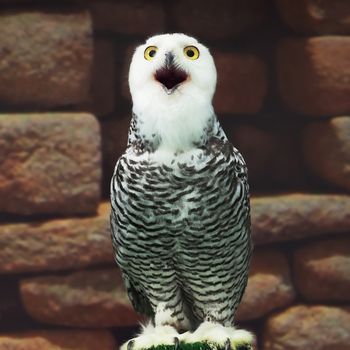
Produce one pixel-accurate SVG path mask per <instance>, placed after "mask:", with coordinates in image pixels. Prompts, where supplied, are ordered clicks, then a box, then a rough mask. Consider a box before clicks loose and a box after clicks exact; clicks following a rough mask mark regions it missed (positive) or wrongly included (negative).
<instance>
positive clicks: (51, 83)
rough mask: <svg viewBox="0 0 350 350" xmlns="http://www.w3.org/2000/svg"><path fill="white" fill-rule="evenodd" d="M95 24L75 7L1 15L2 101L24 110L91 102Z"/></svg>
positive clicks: (0, 72) (0, 89)
mask: <svg viewBox="0 0 350 350" xmlns="http://www.w3.org/2000/svg"><path fill="white" fill-rule="evenodd" d="M91 31H92V24H91V19H90V16H89V14H88V12H86V11H84V10H80V9H77V8H75V7H63V9H60V10H49V9H45V8H43V9H40V10H39V9H38V10H35V9H31V10H23V11H21V10H18V11H15V10H14V11H2V12H1V14H0V57H1V59H0V81H1V84H0V103H1V104H2V105H5V106H6V105H8V106H16V108H18V107H35V108H36V109H38V108H40V109H45V108H47V107H55V106H64V105H71V104H76V103H79V102H82V101H83V100H84V99H86V96H87V93H88V88H89V84H90V68H91V63H92V39H91Z"/></svg>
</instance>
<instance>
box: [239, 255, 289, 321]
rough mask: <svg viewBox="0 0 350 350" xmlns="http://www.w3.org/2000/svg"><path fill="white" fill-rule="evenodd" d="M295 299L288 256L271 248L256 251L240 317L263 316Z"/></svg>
mask: <svg viewBox="0 0 350 350" xmlns="http://www.w3.org/2000/svg"><path fill="white" fill-rule="evenodd" d="M293 299H294V288H293V285H292V282H291V279H290V272H289V266H288V261H287V259H286V257H285V256H284V255H283V254H281V253H280V252H278V251H274V250H271V249H267V250H260V251H259V250H258V251H255V252H254V254H253V259H252V262H251V266H250V271H249V279H248V285H247V288H246V291H245V293H244V296H243V299H242V302H241V304H240V306H239V308H238V313H237V316H236V318H237V320H238V321H246V320H253V319H256V318H260V317H262V316H265V315H266V314H267V313H269V312H270V311H272V310H275V309H278V308H281V307H285V306H287V305H289V304H290V303H291V302H292V301H293Z"/></svg>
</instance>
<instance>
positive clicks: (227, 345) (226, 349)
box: [225, 338, 232, 350]
mask: <svg viewBox="0 0 350 350" xmlns="http://www.w3.org/2000/svg"><path fill="white" fill-rule="evenodd" d="M225 350H232V348H231V341H230V338H227V339H226V341H225Z"/></svg>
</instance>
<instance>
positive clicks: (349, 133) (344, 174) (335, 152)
mask: <svg viewBox="0 0 350 350" xmlns="http://www.w3.org/2000/svg"><path fill="white" fill-rule="evenodd" d="M302 138H303V152H304V159H305V163H306V164H307V166H308V167H309V168H310V170H311V171H312V172H313V173H314V174H315V176H317V177H321V178H322V179H324V180H326V181H328V182H329V183H331V184H334V185H337V186H339V187H343V188H344V189H347V190H350V117H337V118H332V119H330V120H327V121H322V122H317V123H311V124H309V125H308V126H307V127H306V128H305V130H304V132H303V137H302Z"/></svg>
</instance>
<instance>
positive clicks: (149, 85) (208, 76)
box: [129, 33, 216, 100]
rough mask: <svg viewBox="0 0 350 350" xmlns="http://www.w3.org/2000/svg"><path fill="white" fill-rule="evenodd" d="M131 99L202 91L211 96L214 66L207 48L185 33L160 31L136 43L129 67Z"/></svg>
mask: <svg viewBox="0 0 350 350" xmlns="http://www.w3.org/2000/svg"><path fill="white" fill-rule="evenodd" d="M129 85H130V92H131V95H132V97H133V99H137V97H138V95H140V94H145V93H146V95H147V96H152V95H153V97H168V100H171V99H175V98H179V97H181V95H196V94H201V95H202V97H205V98H207V99H209V100H211V99H212V97H213V95H214V91H215V86H216V69H215V64H214V60H213V58H212V56H211V54H210V52H209V50H208V49H207V48H206V47H205V46H204V45H203V44H201V43H199V42H198V41H197V40H196V39H194V38H192V37H189V36H187V35H185V34H179V33H175V34H162V35H157V36H153V37H151V38H149V39H148V40H147V41H146V43H144V44H143V45H140V46H139V47H137V49H136V51H135V53H134V55H133V58H132V61H131V65H130V71H129Z"/></svg>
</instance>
